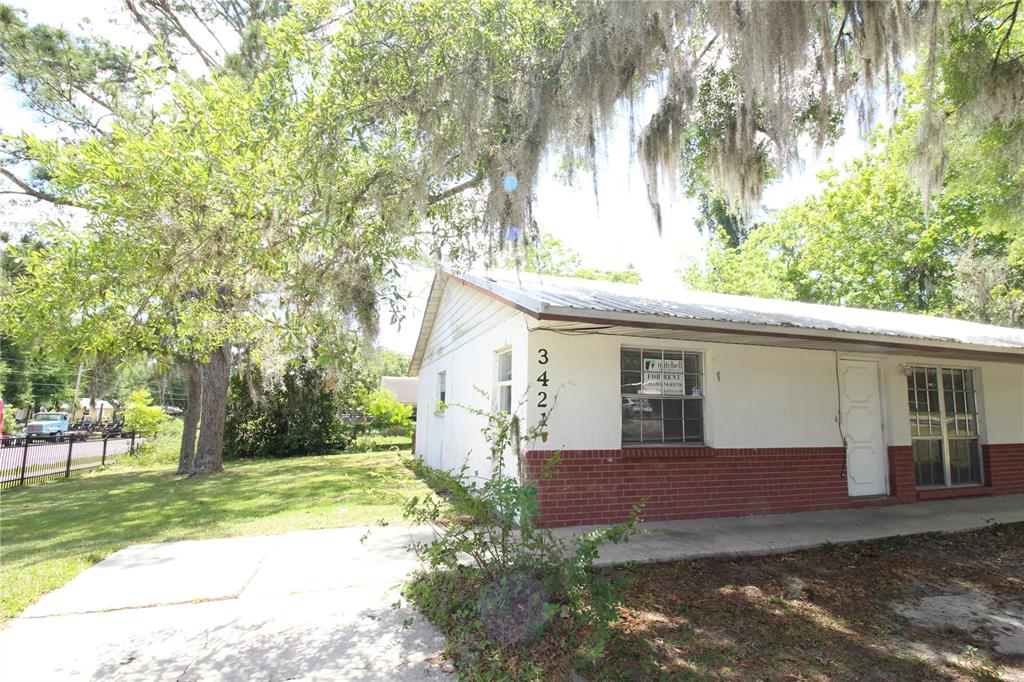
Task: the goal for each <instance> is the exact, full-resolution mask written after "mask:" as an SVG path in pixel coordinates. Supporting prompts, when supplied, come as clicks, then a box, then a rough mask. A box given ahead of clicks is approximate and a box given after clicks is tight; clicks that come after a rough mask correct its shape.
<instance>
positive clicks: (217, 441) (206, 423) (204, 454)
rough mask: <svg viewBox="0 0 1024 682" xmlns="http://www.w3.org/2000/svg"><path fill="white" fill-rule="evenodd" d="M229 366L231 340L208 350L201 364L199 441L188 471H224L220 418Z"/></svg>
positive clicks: (223, 414)
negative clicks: (207, 357)
mask: <svg viewBox="0 0 1024 682" xmlns="http://www.w3.org/2000/svg"><path fill="white" fill-rule="evenodd" d="M230 370H231V344H230V343H225V344H224V345H223V346H221V347H220V348H218V349H217V350H215V351H214V352H213V353H211V354H210V359H209V360H207V362H206V363H205V364H204V365H203V388H202V391H203V397H202V400H201V401H200V402H201V404H202V414H203V423H202V424H201V425H200V427H199V444H198V445H197V446H196V456H195V458H194V459H193V460H192V466H191V467H190V468H189V474H190V475H191V474H207V473H212V472H215V471H224V464H223V462H224V419H225V417H226V416H227V408H228V376H229V374H230Z"/></svg>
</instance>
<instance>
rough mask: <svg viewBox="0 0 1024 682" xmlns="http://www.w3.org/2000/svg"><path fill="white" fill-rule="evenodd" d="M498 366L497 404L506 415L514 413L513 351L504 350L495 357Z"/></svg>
mask: <svg viewBox="0 0 1024 682" xmlns="http://www.w3.org/2000/svg"><path fill="white" fill-rule="evenodd" d="M495 363H496V365H497V367H496V369H497V373H496V376H497V383H496V386H497V396H495V397H496V400H495V402H496V403H497V406H498V409H499V410H500V411H502V412H505V413H511V412H512V351H511V350H503V351H499V352H498V353H497V354H496V355H495Z"/></svg>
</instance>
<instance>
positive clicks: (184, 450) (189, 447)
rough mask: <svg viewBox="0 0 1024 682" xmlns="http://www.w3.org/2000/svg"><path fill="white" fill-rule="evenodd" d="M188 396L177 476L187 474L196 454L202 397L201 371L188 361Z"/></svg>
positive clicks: (199, 367) (195, 363) (197, 366)
mask: <svg viewBox="0 0 1024 682" xmlns="http://www.w3.org/2000/svg"><path fill="white" fill-rule="evenodd" d="M186 369H187V371H188V395H187V396H186V397H185V401H186V402H185V413H184V414H183V415H182V417H183V418H184V420H185V427H184V429H183V430H182V433H181V452H180V453H179V454H178V474H179V475H180V474H187V473H188V472H189V468H190V467H191V466H192V460H193V459H194V458H195V454H196V432H197V431H198V430H199V411H200V404H199V401H200V400H201V399H202V395H203V369H202V367H201V366H200V365H199V363H198V362H196V361H195V360H189V361H188V363H187V365H186Z"/></svg>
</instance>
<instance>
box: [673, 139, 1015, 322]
mask: <svg viewBox="0 0 1024 682" xmlns="http://www.w3.org/2000/svg"><path fill="white" fill-rule="evenodd" d="M910 130H912V128H911V127H909V126H908V125H907V124H904V125H903V126H902V127H901V128H898V129H897V130H896V131H894V132H893V134H892V135H891V136H890V137H889V138H888V139H884V145H883V138H879V140H878V141H876V143H875V146H874V147H873V149H872V151H871V152H870V153H869V154H868V155H867V156H866V157H864V158H863V159H859V160H856V161H854V162H852V163H850V164H849V165H848V166H847V167H846V168H845V169H843V170H842V171H835V170H832V171H827V172H825V173H823V175H822V179H823V181H824V188H823V189H822V190H821V192H820V193H818V194H817V195H815V196H813V197H811V198H809V199H807V200H806V201H804V202H803V203H801V204H798V205H796V206H793V207H791V208H788V209H785V210H783V211H781V212H779V213H778V214H777V215H775V216H773V218H772V220H770V221H769V222H766V223H764V224H762V225H761V226H760V227H758V228H757V229H756V230H755V231H754V232H753V234H752V235H751V236H750V237H749V238H748V239H747V241H746V242H744V243H742V244H740V245H739V246H735V247H730V246H728V245H727V243H726V241H727V240H726V238H724V237H721V238H719V239H717V240H715V241H713V242H712V247H711V250H710V252H709V254H708V259H707V262H706V264H705V265H704V266H703V267H694V268H691V269H690V270H689V272H687V273H686V275H685V278H686V280H687V281H688V283H689V284H690V285H692V286H694V287H696V288H702V289H709V290H714V291H721V292H725V293H737V294H746V295H756V296H767V297H771V298H783V299H796V300H802V301H811V302H818V303H830V304H842V305H849V306H857V307H864V308H878V309H883V310H903V311H909V312H923V313H933V314H948V315H956V316H962V317H967V318H970V319H979V320H981V321H985V322H995V323H1001V324H1009V325H1014V324H1020V322H1021V321H1022V319H1024V317H1022V316H1024V305H1022V304H1021V301H1022V298H1021V292H1022V290H1024V269H1022V268H1020V267H1013V266H1012V265H1011V264H1010V262H1009V260H1008V258H1009V253H1010V249H1011V245H1012V237H1011V236H1010V235H1008V234H1007V233H1005V232H1001V231H999V230H993V229H991V228H989V227H987V226H986V224H985V222H986V221H985V216H984V214H985V210H986V206H987V205H989V203H990V200H991V197H992V193H993V191H997V192H998V191H999V190H998V188H996V189H995V190H994V189H993V188H992V187H991V186H989V185H975V186H973V187H972V188H971V189H970V190H967V189H966V188H958V189H956V190H955V191H950V192H943V193H942V194H941V195H939V197H938V198H937V199H936V200H935V201H934V202H933V204H932V206H931V207H930V210H929V211H926V210H925V207H924V205H923V202H922V198H921V194H920V190H919V189H918V186H917V183H916V182H915V180H914V178H913V177H912V175H911V171H910V157H911V156H912V154H913V145H912V139H911V137H910V134H909V132H910ZM955 161H956V159H951V165H950V167H949V170H948V173H947V178H948V180H947V181H948V182H949V183H950V184H952V185H956V184H958V183H960V182H961V181H960V178H961V177H962V175H963V173H964V171H965V169H963V168H961V167H960V166H959V165H958V164H956V163H955ZM986 268H988V269H987V270H986Z"/></svg>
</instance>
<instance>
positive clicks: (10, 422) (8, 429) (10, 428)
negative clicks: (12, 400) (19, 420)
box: [0, 403, 17, 433]
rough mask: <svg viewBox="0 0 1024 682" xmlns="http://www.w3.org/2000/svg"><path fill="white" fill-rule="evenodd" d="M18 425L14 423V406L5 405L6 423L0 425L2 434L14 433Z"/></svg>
mask: <svg viewBox="0 0 1024 682" xmlns="http://www.w3.org/2000/svg"><path fill="white" fill-rule="evenodd" d="M16 428H17V424H16V423H15V422H14V406H13V405H8V404H7V403H4V422H3V424H0V433H14V432H15V430H16Z"/></svg>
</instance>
